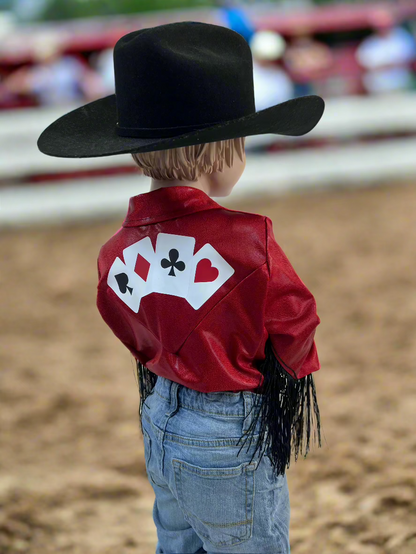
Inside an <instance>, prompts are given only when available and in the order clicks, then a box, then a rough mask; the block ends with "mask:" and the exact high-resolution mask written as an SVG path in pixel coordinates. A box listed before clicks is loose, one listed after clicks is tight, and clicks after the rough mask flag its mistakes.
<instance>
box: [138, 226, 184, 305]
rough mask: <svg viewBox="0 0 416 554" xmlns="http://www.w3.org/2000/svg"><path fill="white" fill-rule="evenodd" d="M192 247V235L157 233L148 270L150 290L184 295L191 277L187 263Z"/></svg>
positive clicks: (181, 296) (182, 296)
mask: <svg viewBox="0 0 416 554" xmlns="http://www.w3.org/2000/svg"><path fill="white" fill-rule="evenodd" d="M194 248H195V238H194V237H187V236H184V235H174V234H171V233H159V234H158V236H157V240H156V252H155V256H154V262H153V263H152V265H151V267H150V270H149V281H150V282H151V288H152V292H159V293H163V294H172V295H174V296H179V297H180V298H185V297H186V295H187V293H188V288H189V282H190V278H191V272H190V268H189V264H190V262H191V260H192V256H193V253H194Z"/></svg>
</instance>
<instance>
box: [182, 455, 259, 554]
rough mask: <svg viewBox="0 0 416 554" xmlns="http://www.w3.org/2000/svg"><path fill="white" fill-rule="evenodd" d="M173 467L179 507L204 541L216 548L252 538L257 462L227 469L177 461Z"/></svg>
mask: <svg viewBox="0 0 416 554" xmlns="http://www.w3.org/2000/svg"><path fill="white" fill-rule="evenodd" d="M172 464H173V468H174V472H175V486H176V492H177V500H178V503H179V506H180V507H181V509H182V511H183V513H184V517H185V519H186V520H187V521H188V522H189V523H190V525H191V526H192V527H193V528H194V530H195V532H196V533H197V534H198V535H199V536H200V537H201V538H202V537H203V538H205V539H206V540H207V541H210V543H211V544H212V545H213V546H232V545H237V544H240V543H242V542H244V541H246V540H248V539H250V538H251V536H252V532H253V505H254V474H255V468H256V466H257V462H252V463H249V462H244V463H242V464H240V465H238V466H235V467H227V468H222V467H219V468H212V467H211V468H203V467H199V466H196V465H192V464H190V463H188V462H185V461H183V460H177V459H173V460H172Z"/></svg>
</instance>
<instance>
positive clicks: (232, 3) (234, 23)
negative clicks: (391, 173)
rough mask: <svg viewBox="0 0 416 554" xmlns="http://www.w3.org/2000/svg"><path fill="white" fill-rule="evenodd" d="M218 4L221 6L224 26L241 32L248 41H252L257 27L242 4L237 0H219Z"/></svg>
mask: <svg viewBox="0 0 416 554" xmlns="http://www.w3.org/2000/svg"><path fill="white" fill-rule="evenodd" d="M216 4H217V5H218V6H219V12H220V16H221V18H222V19H223V21H224V23H223V24H224V26H225V27H228V28H229V29H232V30H233V31H236V32H237V33H240V35H242V36H243V37H244V38H245V39H246V41H247V42H250V39H251V37H252V36H253V35H254V32H255V28H254V26H253V24H252V23H251V21H250V19H249V17H248V15H247V14H246V12H245V11H244V9H243V8H242V6H241V5H239V4H238V3H237V1H236V0H217V1H216Z"/></svg>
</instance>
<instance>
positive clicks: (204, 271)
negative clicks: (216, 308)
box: [186, 244, 235, 310]
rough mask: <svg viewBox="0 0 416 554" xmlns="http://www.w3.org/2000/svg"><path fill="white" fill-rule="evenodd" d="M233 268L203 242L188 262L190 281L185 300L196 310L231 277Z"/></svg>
mask: <svg viewBox="0 0 416 554" xmlns="http://www.w3.org/2000/svg"><path fill="white" fill-rule="evenodd" d="M234 271H235V270H234V268H232V267H231V266H230V264H229V263H227V262H226V261H225V260H224V258H223V257H222V256H221V255H220V254H219V253H218V252H217V251H216V250H215V248H213V247H212V246H211V245H210V244H205V245H204V246H203V247H202V248H201V249H200V250H198V252H197V253H196V254H195V256H194V257H193V259H192V261H191V264H190V272H191V281H190V283H189V289H188V294H187V295H186V300H187V301H188V302H189V304H190V305H191V306H192V307H193V308H194V309H195V310H198V309H199V308H200V307H201V306H202V305H203V304H205V302H206V301H207V300H208V299H209V298H210V297H211V296H212V295H213V294H214V293H215V292H216V291H217V290H218V289H219V288H220V287H221V286H222V285H223V284H224V283H225V282H226V281H227V280H228V279H229V278H230V277H231V275H232V274H233V273H234Z"/></svg>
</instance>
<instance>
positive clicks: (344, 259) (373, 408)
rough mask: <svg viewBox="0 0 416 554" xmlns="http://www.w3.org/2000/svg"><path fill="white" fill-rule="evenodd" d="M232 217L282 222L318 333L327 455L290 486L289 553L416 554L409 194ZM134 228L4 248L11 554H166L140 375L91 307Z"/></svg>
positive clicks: (6, 539)
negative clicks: (103, 263) (142, 419)
mask: <svg viewBox="0 0 416 554" xmlns="http://www.w3.org/2000/svg"><path fill="white" fill-rule="evenodd" d="M219 203H221V202H220V201H219ZM127 204H128V199H126V211H127ZM233 208H234V209H242V210H245V211H251V212H257V213H262V214H264V215H268V216H269V217H271V218H272V220H273V224H274V230H275V236H276V239H277V240H278V242H279V243H280V245H281V246H282V248H283V249H284V251H285V252H286V254H287V255H288V257H289V259H290V260H291V262H292V264H293V266H294V267H295V269H296V271H297V272H298V274H299V275H300V276H301V278H302V280H303V281H304V282H305V284H306V285H307V286H308V288H309V289H310V290H311V291H312V292H313V294H314V296H315V298H316V301H317V306H318V314H319V316H320V318H321V324H320V325H319V327H318V329H317V333H316V344H317V347H318V352H319V357H320V361H321V364H322V368H321V370H320V371H319V372H318V373H316V374H315V383H316V388H317V394H318V401H319V407H320V411H321V422H322V434H323V445H322V448H317V447H314V448H313V449H312V450H311V452H310V453H309V454H308V456H307V458H306V459H303V458H299V459H298V461H297V462H296V463H295V462H294V461H293V460H292V463H291V466H290V468H289V470H287V475H288V481H289V488H290V495H291V528H290V539H291V546H292V553H293V554H318V553H319V554H334V553H342V554H414V553H415V552H416V470H415V467H416V434H415V421H416V418H415V404H416V400H415V398H416V259H415V253H416V250H415V244H416V184H415V183H414V182H410V183H401V184H391V185H382V186H378V187H373V188H366V189H348V188H345V189H337V190H330V191H315V192H310V193H309V192H308V193H306V194H305V193H303V194H302V193H296V194H293V195H289V196H282V197H278V198H274V199H270V200H269V199H266V198H263V199H261V200H259V202H258V203H256V204H254V203H252V202H245V203H244V204H237V203H236V204H235V205H233ZM123 219H124V218H120V219H118V220H112V221H107V222H100V223H94V224H90V225H67V224H66V225H62V226H60V227H46V226H45V227H36V228H27V229H20V230H3V231H2V232H1V234H0V253H1V274H0V283H1V287H0V294H1V306H2V308H1V313H0V328H1V336H0V339H1V358H0V364H1V386H0V401H1V407H0V409H1V434H0V441H1V442H0V448H1V457H0V470H1V473H0V552H1V553H2V554H10V553H13V554H14V553H27V554H50V553H54V554H55V553H59V552H65V553H68V554H110V553H111V554H115V553H117V554H131V553H136V554H151V553H154V551H155V545H156V530H155V527H154V524H153V520H152V507H153V498H154V496H153V490H152V488H151V486H150V484H149V482H148V480H147V477H146V473H145V466H144V457H143V438H142V435H141V433H140V429H139V424H138V415H137V412H138V404H139V394H138V388H137V385H136V380H135V376H134V371H135V367H134V363H133V359H132V357H131V355H130V353H129V352H128V351H127V349H125V347H124V346H123V345H122V344H121V343H119V341H118V340H117V339H116V338H115V336H114V335H113V334H112V333H111V331H110V330H109V329H108V327H107V326H106V325H105V324H104V322H103V321H102V320H101V318H100V315H99V313H98V311H97V309H96V306H95V298H96V283H97V273H96V259H97V255H98V251H99V248H100V246H101V245H102V244H103V243H104V242H106V241H107V240H108V238H109V237H110V236H111V235H112V234H113V233H114V232H115V231H116V230H117V229H118V228H119V227H120V225H121V222H122V220H123Z"/></svg>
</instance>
